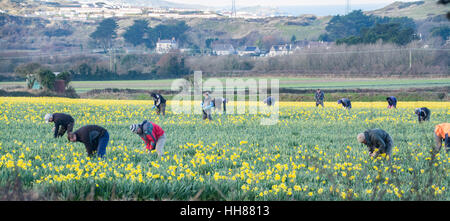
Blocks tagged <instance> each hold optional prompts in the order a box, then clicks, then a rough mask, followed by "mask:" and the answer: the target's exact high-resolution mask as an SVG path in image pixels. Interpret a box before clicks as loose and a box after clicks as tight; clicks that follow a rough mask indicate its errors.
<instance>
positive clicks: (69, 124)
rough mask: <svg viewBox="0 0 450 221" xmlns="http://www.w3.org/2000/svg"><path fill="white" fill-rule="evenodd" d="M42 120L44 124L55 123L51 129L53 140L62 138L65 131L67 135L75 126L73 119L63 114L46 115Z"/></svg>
mask: <svg viewBox="0 0 450 221" xmlns="http://www.w3.org/2000/svg"><path fill="white" fill-rule="evenodd" d="M44 119H45V122H46V123H49V122H53V123H55V127H54V128H53V132H54V134H53V137H54V138H57V137H62V136H63V135H64V134H65V133H66V131H67V134H69V133H71V132H72V130H73V126H74V124H75V120H74V119H73V117H72V116H70V115H68V114H64V113H53V114H46V115H45V116H44Z"/></svg>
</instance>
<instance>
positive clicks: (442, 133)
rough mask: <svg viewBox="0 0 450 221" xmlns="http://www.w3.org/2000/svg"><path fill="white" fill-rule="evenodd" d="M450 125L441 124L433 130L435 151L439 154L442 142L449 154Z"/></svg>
mask: <svg viewBox="0 0 450 221" xmlns="http://www.w3.org/2000/svg"><path fill="white" fill-rule="evenodd" d="M449 136H450V123H441V124H438V125H436V126H435V128H434V138H435V141H436V151H437V152H440V151H441V147H442V141H444V144H445V147H446V151H447V153H449V152H450V138H449Z"/></svg>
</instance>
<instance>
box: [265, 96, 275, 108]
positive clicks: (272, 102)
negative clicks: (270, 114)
mask: <svg viewBox="0 0 450 221" xmlns="http://www.w3.org/2000/svg"><path fill="white" fill-rule="evenodd" d="M263 102H264V103H265V104H267V106H269V107H270V106H273V105H275V98H274V97H272V96H269V97H267V98H266V99H264V100H263Z"/></svg>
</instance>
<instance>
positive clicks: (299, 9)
mask: <svg viewBox="0 0 450 221" xmlns="http://www.w3.org/2000/svg"><path fill="white" fill-rule="evenodd" d="M387 5H388V4H387V3H386V4H355V5H351V6H350V11H353V10H359V9H361V10H362V11H371V10H376V9H380V8H383V7H385V6H387ZM278 10H279V11H281V12H283V13H286V14H288V15H293V16H298V15H302V14H313V15H317V16H327V15H338V14H339V15H344V14H345V5H323V6H322V5H320V6H317V5H310V6H309V5H308V6H278Z"/></svg>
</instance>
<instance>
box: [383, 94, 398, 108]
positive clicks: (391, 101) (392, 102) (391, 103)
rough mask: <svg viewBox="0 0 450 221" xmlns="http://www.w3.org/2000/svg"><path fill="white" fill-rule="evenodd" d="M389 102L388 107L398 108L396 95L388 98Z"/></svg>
mask: <svg viewBox="0 0 450 221" xmlns="http://www.w3.org/2000/svg"><path fill="white" fill-rule="evenodd" d="M386 100H387V102H388V107H387V108H388V109H391V108H397V98H396V97H394V96H390V97H387V98H386Z"/></svg>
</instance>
